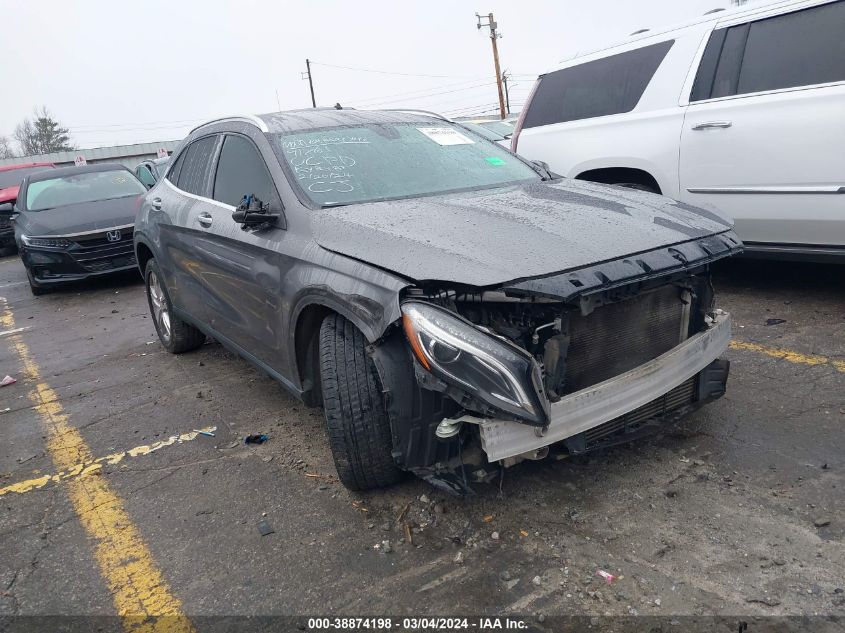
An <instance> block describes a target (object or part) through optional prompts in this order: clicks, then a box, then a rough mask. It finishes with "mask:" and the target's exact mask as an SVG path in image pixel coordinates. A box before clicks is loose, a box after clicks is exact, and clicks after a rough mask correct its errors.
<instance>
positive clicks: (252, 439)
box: [244, 433, 270, 444]
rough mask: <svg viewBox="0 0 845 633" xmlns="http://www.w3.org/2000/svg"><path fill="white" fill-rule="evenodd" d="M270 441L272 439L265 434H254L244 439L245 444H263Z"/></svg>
mask: <svg viewBox="0 0 845 633" xmlns="http://www.w3.org/2000/svg"><path fill="white" fill-rule="evenodd" d="M269 439H270V437H269V436H268V435H267V434H265V433H260V434H259V433H253V434H252V435H247V436H246V437H245V438H244V444H263V443H264V442H266V441H267V440H269Z"/></svg>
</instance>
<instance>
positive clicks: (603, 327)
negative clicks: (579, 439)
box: [564, 286, 689, 393]
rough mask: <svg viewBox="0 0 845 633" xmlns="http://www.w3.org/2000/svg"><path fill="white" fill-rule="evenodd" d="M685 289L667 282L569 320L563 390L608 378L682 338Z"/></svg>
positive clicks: (686, 310)
mask: <svg viewBox="0 0 845 633" xmlns="http://www.w3.org/2000/svg"><path fill="white" fill-rule="evenodd" d="M685 295H688V293H687V291H685V290H683V289H682V288H678V287H677V286H667V287H664V288H659V289H657V290H654V291H651V292H645V293H642V294H640V295H637V296H636V297H633V298H631V299H626V300H624V301H619V302H617V303H611V304H608V305H605V306H601V307H599V308H596V309H595V310H593V311H592V312H591V313H590V314H588V315H587V316H583V315H581V314H580V313H579V314H576V315H573V316H572V317H571V318H570V321H569V332H570V336H571V340H570V344H569V349H568V351H567V355H566V381H565V383H564V385H565V393H572V392H575V391H578V390H580V389H584V388H586V387H589V386H591V385H594V384H596V383H599V382H601V381H603V380H607V379H608V378H613V377H614V376H618V375H619V374H621V373H624V372H626V371H628V370H630V369H633V368H634V367H637V366H639V365H642V364H643V363H646V362H648V361H650V360H652V359H654V358H657V357H658V356H660V355H661V354H663V353H665V352H668V351H669V350H670V349H672V348H673V347H675V346H676V345H678V343H680V342H682V341H683V340H684V339H686V337H687V330H688V328H689V300H688V298H686V297H685Z"/></svg>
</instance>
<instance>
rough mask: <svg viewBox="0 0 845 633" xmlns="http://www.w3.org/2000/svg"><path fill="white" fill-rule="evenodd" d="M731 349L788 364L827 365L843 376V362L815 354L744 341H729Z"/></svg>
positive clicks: (844, 362) (844, 372) (844, 369)
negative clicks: (755, 353) (760, 355)
mask: <svg viewBox="0 0 845 633" xmlns="http://www.w3.org/2000/svg"><path fill="white" fill-rule="evenodd" d="M730 347H731V349H741V350H745V351H747V352H757V353H758V354H764V355H766V356H771V357H772V358H781V359H783V360H785V361H789V362H790V363H796V364H798V365H829V366H830V367H832V368H833V369H835V370H836V371H839V372H842V373H843V374H845V361H842V360H833V359H831V358H828V357H827V356H817V355H815V354H801V353H800V352H793V351H792V350H788V349H782V348H779V347H766V346H765V345H758V344H757V343H747V342H745V341H731V344H730Z"/></svg>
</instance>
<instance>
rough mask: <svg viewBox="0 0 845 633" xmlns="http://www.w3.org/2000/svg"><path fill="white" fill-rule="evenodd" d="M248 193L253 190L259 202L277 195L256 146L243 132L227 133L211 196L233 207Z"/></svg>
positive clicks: (273, 198)
mask: <svg viewBox="0 0 845 633" xmlns="http://www.w3.org/2000/svg"><path fill="white" fill-rule="evenodd" d="M249 194H255V195H256V196H258V198H259V200H261V201H262V202H270V201H272V200H275V199H276V198H277V197H278V196H277V195H276V193H275V188H274V187H273V180H272V178H271V177H270V173H269V172H268V171H267V166H266V164H265V163H264V159H263V158H262V157H261V154H259V153H258V148H256V147H255V145H253V143H252V141H250V140H249V139H247V138H244V137H243V136H234V135H229V136H226V140H225V141H224V142H223V149H222V150H221V152H220V160H219V161H218V163H217V174H216V176H215V178H214V195H213V196H212V197H213V198H214V199H215V200H217V201H218V202H223V203H225V204H230V205H232V206H233V207H236V206H238V205H239V204H240V203H241V200H242V199H243V197H244V196H245V195H249Z"/></svg>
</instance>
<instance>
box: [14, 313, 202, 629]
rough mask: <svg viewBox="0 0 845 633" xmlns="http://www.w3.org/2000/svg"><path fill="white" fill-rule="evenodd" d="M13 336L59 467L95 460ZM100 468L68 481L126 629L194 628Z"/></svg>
mask: <svg viewBox="0 0 845 633" xmlns="http://www.w3.org/2000/svg"><path fill="white" fill-rule="evenodd" d="M2 304H3V312H2V314H0V325H2V326H3V327H5V328H6V329H9V330H11V329H14V327H15V319H14V316H13V315H12V312H11V310H10V309H9V308H8V306H7V305H6V302H5V299H3V300H2ZM9 340H10V341H11V343H12V346H13V347H14V349H15V352H16V353H17V355H18V358H19V359H20V361H21V363H22V365H23V373H24V377H25V379H26V380H28V381H31V382H34V383H36V387H35V390H34V391H32V392H30V394H29V398H30V400H31V401H32V403H33V404H34V405H35V410H36V411H37V412H38V414H39V415H40V417H41V421H42V423H43V424H44V428H45V430H46V432H47V450H48V451H49V452H50V456H51V457H52V459H53V464H54V465H55V467H56V470H58V471H70V470H72V469H73V468H74V467H75V466H77V465H79V464H88V463H92V462H95V458H94V456H93V454H92V453H91V449H90V448H89V447H88V445H87V444H86V443H85V440H84V439H83V438H82V435H81V433H80V432H79V429H77V428H76V427H74V426H71V425H70V424H69V423H68V416H67V414H66V413H65V412H64V409H63V408H62V405H61V404H59V401H58V397H57V395H56V392H54V391H53V390H52V389H51V388H50V385H48V384H47V383H46V382H44V381H43V380H42V379H41V376H40V373H39V368H38V365H37V364H36V363H35V361H34V360H33V358H32V355H31V354H30V352H29V348H28V347H27V346H26V344H25V343H24V342H23V339H22V338H21V335H20V334H15V335H13V336H11V337H9ZM97 470H98V469H94V470H93V471H92V472H91V473H89V476H85V477H72V478H68V479H66V480H64V483H66V485H67V490H68V495H69V497H70V501H71V503H72V504H73V509H74V511H75V512H76V514H77V515H78V516H79V519H80V522H81V523H82V526H83V527H84V528H85V531H86V532H87V534H88V535H89V536H90V537H91V538H92V539H93V540H94V542H95V549H94V555H95V558H96V560H97V565H98V566H99V568H100V573H101V574H102V576H103V579H104V580H105V582H106V585H107V586H108V588H109V590H110V591H111V594H112V599H113V601H114V605H115V608H116V609H117V612H118V614H119V615H120V616H121V618H122V620H123V626H124V628H125V629H126V630H127V631H133V632H144V633H148V632H149V633H164V632H167V633H176V632H180V633H181V632H193V631H194V628H193V625H192V624H191V622H190V620H188V618H187V616H185V615H184V613H183V612H182V603H181V602H180V601H179V599H178V598H176V596H174V595H173V594H172V593H171V592H170V588H169V587H168V585H167V582H166V581H165V579H164V576H163V575H162V573H161V570H160V569H159V568H158V566H157V565H156V563H155V561H154V560H153V556H152V552H150V550H149V548H148V547H147V545H146V543H144V540H143V538H142V537H141V533H140V531H139V530H138V528H137V527H136V526H135V524H134V523H133V522H132V520H131V519H130V517H129V514H128V513H127V512H126V510H125V508H124V507H123V502H122V501H121V499H120V497H119V496H118V495H117V493H115V492H114V491H113V490H112V489H111V486H109V484H108V483H107V482H106V480H105V478H103V477H102V476H99V473H98V472H96V471H97Z"/></svg>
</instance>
